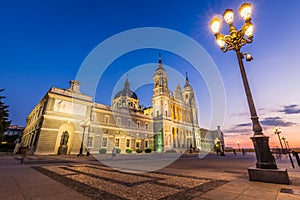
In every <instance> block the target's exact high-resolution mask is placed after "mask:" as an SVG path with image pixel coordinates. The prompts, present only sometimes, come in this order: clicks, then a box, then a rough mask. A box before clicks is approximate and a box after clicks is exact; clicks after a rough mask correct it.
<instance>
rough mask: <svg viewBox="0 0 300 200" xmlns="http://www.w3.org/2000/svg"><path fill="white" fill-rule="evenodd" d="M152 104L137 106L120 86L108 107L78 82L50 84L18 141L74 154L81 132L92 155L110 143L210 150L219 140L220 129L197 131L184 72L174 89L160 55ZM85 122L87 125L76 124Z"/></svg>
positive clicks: (41, 149)
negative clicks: (64, 86)
mask: <svg viewBox="0 0 300 200" xmlns="http://www.w3.org/2000/svg"><path fill="white" fill-rule="evenodd" d="M153 81H154V88H153V96H152V107H149V108H143V107H142V106H139V99H138V97H137V95H136V93H135V92H133V91H132V90H131V89H130V84H129V80H128V77H127V78H126V81H125V84H124V88H123V89H122V90H121V91H120V92H118V93H117V94H116V95H115V97H114V99H113V102H112V106H107V105H103V104H99V103H96V102H93V100H92V97H90V96H87V95H84V94H82V93H81V92H80V83H79V82H78V81H75V80H73V81H70V88H69V89H60V88H55V87H51V88H50V90H49V91H48V92H47V93H46V95H45V96H44V97H43V98H42V100H41V101H40V102H39V103H38V104H37V105H36V106H35V108H34V109H33V110H32V111H31V113H30V114H29V115H28V117H27V120H26V128H25V130H24V135H23V138H22V145H23V146H27V145H28V146H29V148H30V149H31V152H32V153H35V154H77V153H78V152H79V149H80V145H81V138H82V137H83V135H84V140H83V141H84V147H85V148H87V149H88V150H89V151H90V152H91V153H93V154H96V153H99V150H100V149H103V148H104V149H106V150H107V152H110V151H111V150H112V149H113V148H114V147H118V148H120V149H121V152H122V153H125V150H126V149H132V150H133V151H135V150H137V149H141V150H143V151H144V150H145V149H146V148H150V149H151V150H152V151H153V150H154V151H156V152H165V151H168V150H174V151H177V152H182V151H184V150H185V149H186V148H189V147H190V145H192V147H193V148H197V149H200V150H205V151H211V150H213V147H214V145H215V140H216V138H219V139H220V140H221V141H222V142H223V143H224V139H223V134H222V132H221V130H220V129H219V128H218V130H215V131H208V130H206V129H200V127H199V124H198V113H197V112H198V110H197V107H196V104H195V97H194V91H193V88H192V86H191V85H190V83H189V80H188V76H186V83H185V85H184V87H183V88H181V86H180V85H178V86H177V87H176V89H175V91H174V92H173V93H171V92H170V90H169V88H168V76H167V73H166V71H165V69H164V68H163V65H162V60H161V57H159V61H158V66H157V68H156V70H155V73H154V76H153ZM83 120H85V121H86V122H87V121H88V122H89V123H85V124H81V122H82V121H83Z"/></svg>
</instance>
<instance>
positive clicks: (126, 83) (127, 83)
mask: <svg viewBox="0 0 300 200" xmlns="http://www.w3.org/2000/svg"><path fill="white" fill-rule="evenodd" d="M129 85H130V84H129V81H128V74H126V81H125V84H124V87H125V88H128V89H129Z"/></svg>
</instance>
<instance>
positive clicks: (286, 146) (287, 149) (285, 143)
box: [281, 135, 295, 169]
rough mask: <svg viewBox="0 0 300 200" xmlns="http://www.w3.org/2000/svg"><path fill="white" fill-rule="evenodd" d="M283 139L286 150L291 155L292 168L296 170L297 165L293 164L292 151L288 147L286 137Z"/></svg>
mask: <svg viewBox="0 0 300 200" xmlns="http://www.w3.org/2000/svg"><path fill="white" fill-rule="evenodd" d="M281 139H282V140H283V142H284V146H285V149H286V151H287V153H288V154H289V158H290V161H291V164H292V167H293V168H294V169H295V165H294V162H293V159H292V156H291V153H290V150H289V148H288V145H287V139H286V137H285V136H284V135H283V136H282V137H281Z"/></svg>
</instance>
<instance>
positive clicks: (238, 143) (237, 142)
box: [236, 141, 240, 151]
mask: <svg viewBox="0 0 300 200" xmlns="http://www.w3.org/2000/svg"><path fill="white" fill-rule="evenodd" d="M236 144H237V145H238V150H239V151H240V142H239V141H236Z"/></svg>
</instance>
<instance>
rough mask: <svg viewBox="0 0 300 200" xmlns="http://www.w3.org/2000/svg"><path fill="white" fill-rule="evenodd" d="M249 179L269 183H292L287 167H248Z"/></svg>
mask: <svg viewBox="0 0 300 200" xmlns="http://www.w3.org/2000/svg"><path fill="white" fill-rule="evenodd" d="M248 174H249V180H250V181H259V182H267V183H278V184H286V185H289V184H290V179H289V176H288V173H287V170H286V169H260V168H256V167H249V168H248Z"/></svg>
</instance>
